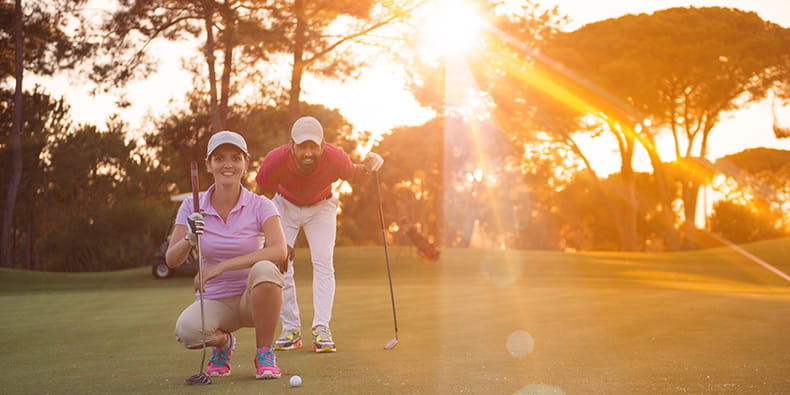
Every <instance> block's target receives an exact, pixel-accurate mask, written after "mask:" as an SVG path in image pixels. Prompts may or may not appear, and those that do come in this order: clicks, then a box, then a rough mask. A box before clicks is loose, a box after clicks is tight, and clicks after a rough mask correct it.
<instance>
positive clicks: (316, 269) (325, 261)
mask: <svg viewBox="0 0 790 395" xmlns="http://www.w3.org/2000/svg"><path fill="white" fill-rule="evenodd" d="M382 164H384V159H382V158H381V156H380V155H378V154H375V153H373V152H370V153H368V154H367V155H366V156H365V160H364V161H363V164H361V165H360V164H354V163H353V162H352V161H351V158H349V156H348V154H346V153H345V152H344V151H343V150H342V149H340V148H338V147H335V146H333V145H332V144H329V143H326V142H325V141H324V130H323V127H321V124H320V123H319V122H318V120H316V119H315V118H313V117H302V118H299V119H297V120H296V122H294V124H293V126H292V127H291V141H290V142H289V143H288V144H286V145H282V146H280V147H278V148H275V149H274V150H272V151H271V152H269V154H268V155H266V157H265V158H264V159H263V162H262V163H261V166H260V168H259V169H258V174H257V176H256V177H255V181H256V182H257V183H258V193H262V194H263V195H265V196H267V197H269V198H270V199H272V201H273V202H274V204H275V206H276V207H277V210H278V211H279V212H280V218H281V220H282V226H283V230H284V231H285V241H286V243H287V244H288V245H289V246H292V245H294V243H295V241H296V236H297V234H298V233H299V229H300V228H301V229H304V233H305V236H306V237H307V242H308V243H309V245H310V257H311V261H312V265H313V308H314V315H313V323H312V335H313V351H316V352H334V351H336V348H335V342H334V341H333V340H332V333H331V332H330V330H329V321H330V319H331V317H332V304H333V303H334V299H335V268H334V264H333V262H332V258H333V255H334V248H335V235H336V233H337V203H338V199H337V196H334V195H333V194H332V183H333V182H335V181H337V180H338V179H343V180H347V181H351V180H352V179H354V178H355V177H356V175H357V174H359V173H360V172H362V171H366V172H375V171H378V170H379V169H380V168H381V165H382ZM280 320H281V322H282V327H283V330H282V335H281V336H280V338H279V339H278V340H277V341H275V343H274V348H275V350H293V349H296V348H300V347H302V332H301V320H300V316H299V305H298V303H297V301H296V287H295V284H294V268H293V251H292V250H289V254H288V271H287V272H286V273H285V283H284V285H283V306H282V310H281V311H280Z"/></svg>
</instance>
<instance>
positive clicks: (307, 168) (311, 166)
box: [296, 156, 318, 174]
mask: <svg viewBox="0 0 790 395" xmlns="http://www.w3.org/2000/svg"><path fill="white" fill-rule="evenodd" d="M309 158H312V159H313V161H312V162H310V163H305V162H304V159H306V158H305V157H303V158H300V159H299V160H298V161H297V162H296V163H297V164H298V166H297V167H298V168H299V171H301V172H302V173H304V174H310V173H312V172H313V170H315V168H316V166H318V158H317V157H315V156H310V157H309Z"/></svg>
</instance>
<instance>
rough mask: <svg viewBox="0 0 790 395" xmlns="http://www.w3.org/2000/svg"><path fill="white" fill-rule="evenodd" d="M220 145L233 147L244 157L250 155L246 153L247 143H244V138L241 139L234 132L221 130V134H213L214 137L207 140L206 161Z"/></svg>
mask: <svg viewBox="0 0 790 395" xmlns="http://www.w3.org/2000/svg"><path fill="white" fill-rule="evenodd" d="M222 144H231V145H234V146H236V147H237V148H238V149H240V150H241V151H242V152H244V154H245V155H248V156H249V155H250V153H249V152H247V142H246V141H244V137H241V135H240V134H238V133H236V132H231V131H228V130H223V131H221V132H217V133H214V135H213V136H211V138H210V139H209V140H208V150H206V159H208V157H209V156H211V153H212V152H214V150H215V149H217V147H219V146H220V145H222Z"/></svg>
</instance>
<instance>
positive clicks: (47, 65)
mask: <svg viewBox="0 0 790 395" xmlns="http://www.w3.org/2000/svg"><path fill="white" fill-rule="evenodd" d="M81 3H83V1H72V2H65V1H61V2H55V3H54V4H52V3H50V4H47V3H46V2H41V1H32V2H29V6H28V7H27V9H24V8H23V6H22V1H21V0H16V1H15V2H14V6H13V10H12V8H11V7H10V4H9V3H7V2H3V4H0V20H2V21H3V22H4V23H2V26H3V27H2V31H0V32H2V33H3V34H2V36H3V38H4V39H2V40H0V46H2V47H0V79H6V78H8V77H9V76H11V75H13V77H14V79H15V82H16V87H15V94H14V105H13V109H14V110H13V117H12V122H11V124H12V125H11V135H10V136H9V141H8V143H7V144H8V147H10V150H11V153H12V160H11V176H10V177H9V180H8V189H7V193H6V196H5V205H4V209H3V222H2V231H1V232H0V266H10V265H11V263H12V258H13V257H12V252H11V245H10V242H11V227H12V221H13V218H14V212H15V206H16V199H17V192H18V190H19V183H20V180H21V179H22V160H23V159H22V147H21V143H20V136H21V134H22V118H23V115H22V113H23V108H22V103H23V95H24V93H23V84H22V78H23V70H24V69H25V68H28V69H30V70H32V71H34V72H37V73H40V74H52V73H53V72H54V71H55V70H57V69H60V68H68V67H72V66H74V65H75V63H76V62H77V61H78V60H80V59H81V58H82V57H84V56H85V55H86V53H87V51H88V50H89V48H90V45H89V44H87V43H85V44H77V42H76V41H72V40H71V37H70V36H69V35H67V34H66V33H65V31H64V29H65V26H64V25H63V24H61V22H62V21H63V19H64V18H66V17H68V16H69V14H70V12H71V11H73V9H74V7H79V5H80V4H81ZM23 19H24V20H26V21H27V23H26V24H24V23H23ZM11 21H13V23H8V22H11ZM12 26H13V28H12V30H11V31H9V30H10V29H9V28H10V27H12ZM8 38H11V39H12V40H8ZM11 41H12V42H11ZM11 54H13V61H11ZM4 145H5V144H4Z"/></svg>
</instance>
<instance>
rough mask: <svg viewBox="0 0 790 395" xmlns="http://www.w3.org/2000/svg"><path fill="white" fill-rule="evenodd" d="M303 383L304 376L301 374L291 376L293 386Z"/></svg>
mask: <svg viewBox="0 0 790 395" xmlns="http://www.w3.org/2000/svg"><path fill="white" fill-rule="evenodd" d="M300 385H302V378H301V377H299V376H291V387H298V386H300Z"/></svg>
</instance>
